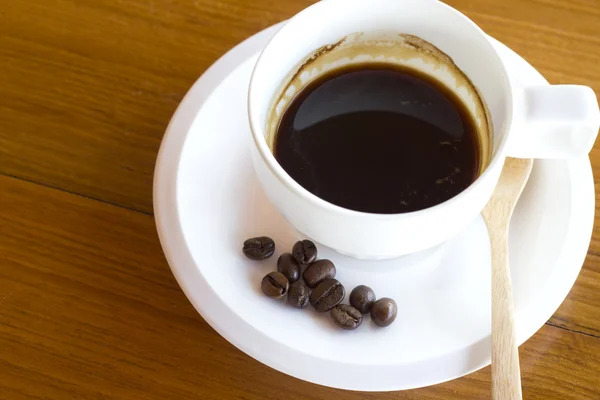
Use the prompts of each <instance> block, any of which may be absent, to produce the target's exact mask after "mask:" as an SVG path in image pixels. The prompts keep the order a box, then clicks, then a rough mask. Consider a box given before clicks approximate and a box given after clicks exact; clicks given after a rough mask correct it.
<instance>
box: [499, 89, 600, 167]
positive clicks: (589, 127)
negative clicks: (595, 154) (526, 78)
mask: <svg viewBox="0 0 600 400" xmlns="http://www.w3.org/2000/svg"><path fill="white" fill-rule="evenodd" d="M513 101H514V103H513V104H514V108H513V110H514V122H513V127H512V128H511V129H513V130H514V132H513V134H511V137H510V139H509V143H508V152H507V154H508V156H510V157H517V158H554V159H570V158H577V157H580V156H583V155H586V154H588V153H589V152H590V150H591V149H592V147H593V146H594V142H595V141H596V136H597V135H598V128H599V127H600V111H599V110H598V101H597V100H596V95H595V93H594V91H593V90H592V89H591V88H589V87H587V86H578V85H554V86H549V85H547V86H533V87H527V88H519V89H516V90H515V92H514V98H513Z"/></svg>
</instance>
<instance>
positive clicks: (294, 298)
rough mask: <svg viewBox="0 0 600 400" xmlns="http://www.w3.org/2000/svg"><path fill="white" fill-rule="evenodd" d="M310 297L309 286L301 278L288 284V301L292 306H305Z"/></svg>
mask: <svg viewBox="0 0 600 400" xmlns="http://www.w3.org/2000/svg"><path fill="white" fill-rule="evenodd" d="M309 299H310V288H309V287H308V286H306V284H305V283H304V282H302V280H299V281H296V282H294V283H292V284H291V285H290V290H289V291H288V303H289V304H290V305H291V306H292V307H296V308H306V306H308V303H309Z"/></svg>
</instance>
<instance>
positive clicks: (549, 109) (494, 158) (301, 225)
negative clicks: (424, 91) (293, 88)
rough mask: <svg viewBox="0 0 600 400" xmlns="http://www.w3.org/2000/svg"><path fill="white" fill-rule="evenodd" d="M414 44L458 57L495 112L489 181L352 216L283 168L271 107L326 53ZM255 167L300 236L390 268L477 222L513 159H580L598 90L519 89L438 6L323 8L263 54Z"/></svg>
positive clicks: (378, 3) (253, 107) (587, 145)
mask: <svg viewBox="0 0 600 400" xmlns="http://www.w3.org/2000/svg"><path fill="white" fill-rule="evenodd" d="M375 31H385V32H397V33H398V34H401V33H402V34H409V35H414V36H417V37H419V38H422V39H424V40H425V41H427V42H429V43H431V44H433V45H435V46H436V47H437V48H439V49H440V50H441V51H442V52H444V53H445V54H447V55H448V56H450V57H451V58H452V59H453V61H454V63H455V64H456V65H457V66H458V68H460V70H462V71H463V72H464V73H465V74H466V76H467V77H468V78H469V80H470V81H471V82H472V83H473V84H474V85H475V87H476V88H477V90H478V92H479V94H480V96H481V98H482V99H483V100H484V102H485V103H486V104H487V108H488V110H489V115H490V116H491V123H492V126H493V138H492V154H491V159H490V162H489V164H488V166H487V168H486V169H485V170H484V171H483V173H482V174H481V175H480V176H479V177H478V178H477V179H476V180H475V182H473V183H472V184H471V185H470V186H469V187H468V188H467V189H466V190H464V191H463V192H462V193H460V194H458V195H457V196H455V197H453V198H452V199H450V200H448V201H446V202H444V203H441V204H439V205H436V206H434V207H430V208H427V209H423V210H420V211H415V212H410V213H404V214H370V213H364V212H358V211H353V210H348V209H345V208H342V207H339V206H336V205H334V204H331V203H329V202H327V201H325V200H322V199H320V198H319V197H317V196H315V195H313V194H312V193H310V192H308V191H307V190H306V189H304V188H303V187H302V186H300V185H299V184H298V183H297V182H295V181H294V180H293V179H292V178H291V177H290V176H289V175H288V174H287V173H286V172H285V171H284V170H283V168H282V167H281V166H280V165H279V164H278V163H277V161H276V159H275V157H274V156H273V153H272V151H271V149H270V147H269V145H268V143H267V140H266V134H267V124H268V123H269V118H270V114H271V110H272V107H273V102H274V101H275V99H276V97H277V96H278V94H279V93H280V91H281V89H282V85H283V84H284V82H285V80H286V79H289V77H290V74H292V73H293V72H294V71H295V70H297V69H298V67H299V65H300V64H301V63H302V62H303V61H304V60H305V59H306V57H307V56H308V55H310V54H312V53H314V52H315V51H316V50H317V49H319V48H321V47H322V46H326V45H330V44H334V43H336V42H338V41H339V40H340V39H341V38H343V37H345V36H347V35H349V34H354V33H357V32H367V33H368V32H375ZM248 113H249V119H250V126H251V130H252V136H253V141H252V158H253V163H254V168H255V170H256V174H257V176H258V179H259V181H260V183H261V185H262V187H263V189H264V191H265V193H266V195H267V197H268V198H269V199H270V201H271V202H272V203H273V204H274V205H275V207H276V208H277V209H278V210H279V212H281V214H282V215H283V216H284V217H285V218H286V219H287V220H288V221H289V222H290V223H291V224H293V225H294V226H295V227H296V228H297V229H298V230H299V231H300V232H302V233H303V234H304V235H306V236H307V237H309V238H311V239H313V240H314V241H316V242H318V243H321V244H323V245H326V246H328V247H331V248H333V249H335V250H336V251H338V252H340V253H343V254H347V255H351V256H353V257H357V258H366V259H386V258H393V257H397V256H400V255H404V254H408V253H412V252H416V251H420V250H424V249H427V248H430V247H433V246H435V245H437V244H440V243H441V242H443V241H445V240H447V239H448V238H450V237H452V236H453V235H455V234H456V233H457V232H459V231H460V230H461V229H463V228H464V227H465V226H466V225H467V224H468V223H469V222H471V221H472V220H473V219H474V218H475V217H476V216H477V215H478V214H479V213H480V212H481V210H482V209H483V207H484V206H485V205H486V203H487V201H488V200H489V198H490V196H491V195H492V192H493V190H494V187H495V185H496V183H497V181H498V177H499V175H500V172H501V170H502V165H503V163H504V159H505V157H508V156H511V157H521V158H561V159H564V158H575V157H580V156H584V155H586V154H587V153H588V152H589V151H590V150H591V148H592V146H593V144H594V141H595V139H596V135H597V134H598V128H599V125H600V113H599V111H598V103H597V100H596V96H595V94H594V92H593V91H592V89H590V88H588V87H585V86H574V85H558V86H539V87H526V88H520V87H515V86H514V85H513V84H512V83H511V81H510V80H509V78H508V75H507V71H506V68H505V66H504V64H503V62H502V60H501V59H500V57H499V55H498V54H497V53H496V51H495V49H494V47H493V46H492V44H491V43H490V41H489V39H488V37H487V36H486V35H485V33H484V32H483V31H482V30H481V29H480V28H479V27H478V26H477V25H475V24H474V23H473V22H472V21H471V20H469V19H468V18H467V17H466V16H464V15H463V14H461V13H460V12H458V11H456V10H455V9H453V8H451V7H450V6H448V5H446V4H444V3H441V2H439V1H437V0H325V1H322V2H319V3H316V4H314V5H313V6H311V7H309V8H307V9H305V10H304V11H302V12H300V13H299V14H297V15H296V16H295V17H293V18H292V19H290V20H289V21H288V22H287V24H286V25H285V26H283V28H282V29H281V30H280V31H279V32H278V33H277V34H275V36H274V37H273V39H272V40H271V41H270V42H269V43H268V45H267V46H266V47H265V49H264V50H263V52H262V53H261V55H260V57H259V59H258V61H257V63H256V66H255V68H254V72H253V74H252V79H251V82H250V88H249V95H248Z"/></svg>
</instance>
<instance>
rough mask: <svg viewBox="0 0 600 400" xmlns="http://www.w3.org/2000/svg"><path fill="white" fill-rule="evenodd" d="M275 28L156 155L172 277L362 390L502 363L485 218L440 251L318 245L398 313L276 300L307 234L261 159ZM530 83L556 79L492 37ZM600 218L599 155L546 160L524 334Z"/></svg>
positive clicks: (252, 344)
mask: <svg viewBox="0 0 600 400" xmlns="http://www.w3.org/2000/svg"><path fill="white" fill-rule="evenodd" d="M277 29H278V27H277V26H273V27H271V28H269V29H267V30H265V31H263V32H260V33H259V34H257V35H255V36H253V37H252V38H250V39H248V40H246V41H245V42H243V43H241V44H240V45H238V46H237V47H236V48H234V49H233V50H231V51H230V52H228V53H227V54H226V55H225V56H223V57H222V58H221V59H220V60H219V61H217V62H216V63H215V64H214V65H213V66H212V67H211V68H210V69H209V70H208V71H206V73H205V74H204V75H203V76H202V77H201V78H200V79H199V80H198V81H197V82H196V83H195V84H194V86H193V87H192V88H191V89H190V91H189V93H188V94H187V95H186V97H185V99H184V100H183V101H182V103H181V105H180V106H179V108H178V110H177V112H176V113H175V115H174V116H173V119H172V121H171V123H170V125H169V128H168V130H167V133H166V135H165V137H164V139H163V143H162V146H161V150H160V154H159V156H158V160H157V164H156V172H155V180H154V211H155V218H156V224H157V228H158V233H159V236H160V240H161V243H162V246H163V248H164V251H165V254H166V256H167V259H168V261H169V264H170V266H171V269H172V270H173V274H174V275H175V277H176V278H177V281H178V282H179V284H180V285H181V287H182V289H183V291H184V292H185V294H186V295H187V297H188V298H189V299H190V301H191V302H192V304H193V305H194V306H195V308H196V309H197V310H198V311H199V312H200V314H202V316H203V317H204V319H205V320H206V321H207V322H208V323H209V324H210V325H211V326H212V327H213V328H214V329H215V330H216V331H217V332H219V333H220V334H221V335H223V336H224V337H225V338H226V339H227V340H229V341H230V342H231V343H233V344H234V345H235V346H237V347H238V348H239V349H241V350H242V351H244V352H246V353H247V354H249V355H250V356H252V357H254V358H256V359H257V360H259V361H261V362H263V363H265V364H267V365H269V366H271V367H273V368H275V369H277V370H279V371H282V372H284V373H286V374H289V375H292V376H295V377H298V378H300V379H304V380H307V381H310V382H314V383H318V384H321V385H327V386H333V387H338V388H344V389H355V390H373V391H383V390H398V389H409V388H416V387H422V386H427V385H432V384H435V383H439V382H443V381H447V380H450V379H454V378H457V377H460V376H462V375H465V374H468V373H470V372H472V371H475V370H477V369H479V368H481V367H483V366H485V365H487V364H489V362H490V325H491V324H490V254H489V245H488V241H487V240H488V238H487V231H486V229H485V225H484V224H483V221H482V220H481V219H478V220H476V221H474V222H473V224H472V225H471V226H470V227H469V228H467V229H466V230H465V231H464V232H462V233H461V234H460V235H459V237H456V238H455V239H453V240H452V241H450V242H448V243H446V244H444V245H442V246H440V247H439V248H437V249H436V251H432V252H429V254H431V256H430V257H423V255H422V254H417V255H411V256H407V257H404V258H401V259H399V260H392V261H385V262H365V261H358V260H353V259H350V258H347V257H344V256H341V255H339V254H336V253H334V252H332V251H331V250H329V249H327V248H320V256H321V258H330V259H332V260H333V261H334V262H335V263H336V265H337V266H338V279H339V280H340V281H341V282H342V283H343V284H344V285H345V286H346V288H347V290H348V291H349V290H351V289H352V288H353V287H354V286H355V285H357V284H367V285H369V286H371V287H373V288H374V290H375V292H376V294H377V295H378V296H380V297H383V296H387V297H392V298H394V299H395V300H396V301H397V302H398V305H399V314H398V318H397V320H396V322H395V323H394V324H393V325H391V326H390V327H388V328H385V329H378V328H376V327H374V326H373V325H372V323H371V321H370V320H369V318H368V316H367V319H366V320H365V322H364V323H363V325H362V326H361V327H360V329H358V330H357V331H353V332H346V331H341V330H339V329H336V328H335V326H333V324H332V323H331V321H330V320H329V316H328V315H326V314H317V313H316V312H314V311H313V310H311V309H306V310H296V309H292V308H291V307H287V306H286V305H284V304H281V303H278V302H277V301H273V300H271V299H268V298H266V297H265V296H263V295H262V293H261V292H260V280H261V278H262V276H263V275H264V274H265V273H267V272H268V271H271V270H274V269H275V262H276V260H277V256H278V255H279V254H280V253H282V252H285V251H289V250H290V249H291V246H292V244H293V242H294V241H295V240H297V234H296V232H295V230H294V229H293V228H292V227H291V226H290V225H289V224H288V223H287V222H286V221H285V220H284V219H283V218H282V217H281V216H280V215H279V214H278V213H277V212H276V211H275V209H274V208H273V207H272V206H271V204H270V203H269V202H268V201H267V200H266V198H265V196H264V195H263V192H262V190H261V188H260V187H259V185H258V183H257V181H256V179H255V176H254V171H253V169H252V165H251V161H250V150H249V144H250V140H251V138H250V131H249V126H248V122H247V115H246V91H247V86H248V82H249V78H250V74H251V71H252V67H253V65H254V62H255V60H256V57H257V53H258V52H259V51H260V49H261V48H262V47H263V46H264V45H265V44H266V43H267V41H268V40H269V38H270V37H271V36H272V35H273V34H274V33H275V31H276V30H277ZM491 40H492V41H493V42H494V44H495V45H497V47H498V49H499V51H500V53H501V54H502V55H503V58H504V60H505V62H506V63H507V65H508V68H509V70H510V72H511V79H514V80H515V81H517V82H519V83H520V84H521V85H536V84H537V85H539V84H546V81H545V80H544V78H543V77H542V76H541V75H540V74H539V73H538V72H537V71H535V69H533V67H531V66H530V65H529V64H527V62H525V61H524V60H523V59H522V58H520V57H519V56H518V55H516V54H515V53H514V52H512V51H511V50H509V49H508V48H507V47H505V46H504V45H502V44H500V43H499V42H496V41H495V40H493V39H491ZM593 216H594V183H593V179H592V172H591V167H590V163H589V160H588V159H587V158H583V159H580V160H577V161H572V162H564V161H537V162H536V163H535V166H534V170H533V173H532V176H531V179H530V181H529V184H528V185H527V188H526V190H525V193H524V196H523V198H522V200H521V201H520V203H519V206H518V209H517V211H516V213H515V216H514V218H513V223H512V225H511V236H510V246H511V248H510V260H511V272H512V278H513V287H514V295H515V307H516V313H517V330H518V332H517V336H518V340H519V343H522V342H524V341H525V340H526V339H528V338H529V337H530V336H531V335H533V334H534V333H535V332H536V330H538V329H539V328H540V327H541V326H542V325H543V324H544V322H545V321H546V320H547V319H548V318H549V317H550V316H551V315H552V314H553V313H554V311H555V310H556V309H557V308H558V306H559V305H560V303H561V302H562V301H563V300H564V298H565V297H566V295H567V293H568V292H569V290H570V289H571V286H572V285H573V283H574V282H575V279H576V278H577V274H578V273H579V270H580V268H581V265H582V264H583V261H584V258H585V255H586V251H587V248H588V245H589V241H590V237H591V232H592V225H593ZM255 235H268V236H271V237H273V238H274V239H275V240H276V243H277V253H276V254H275V256H274V257H272V258H271V259H270V260H267V261H263V262H260V263H258V262H252V261H250V260H248V259H246V258H245V257H244V256H243V255H242V253H241V247H242V242H243V240H244V239H246V238H248V237H251V236H255Z"/></svg>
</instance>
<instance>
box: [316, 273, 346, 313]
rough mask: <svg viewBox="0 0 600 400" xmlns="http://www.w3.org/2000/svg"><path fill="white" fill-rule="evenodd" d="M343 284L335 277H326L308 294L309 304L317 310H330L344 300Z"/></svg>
mask: <svg viewBox="0 0 600 400" xmlns="http://www.w3.org/2000/svg"><path fill="white" fill-rule="evenodd" d="M345 294H346V291H345V290H344V286H342V284H341V283H339V282H338V281H337V280H335V279H326V280H324V281H323V282H321V283H320V284H319V286H317V287H316V288H315V289H314V290H313V291H312V293H311V294H310V304H312V306H313V307H314V308H315V310H317V311H319V312H325V311H329V310H331V309H332V308H333V307H335V306H337V305H338V304H340V303H341V302H342V300H344V295H345Z"/></svg>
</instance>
